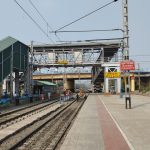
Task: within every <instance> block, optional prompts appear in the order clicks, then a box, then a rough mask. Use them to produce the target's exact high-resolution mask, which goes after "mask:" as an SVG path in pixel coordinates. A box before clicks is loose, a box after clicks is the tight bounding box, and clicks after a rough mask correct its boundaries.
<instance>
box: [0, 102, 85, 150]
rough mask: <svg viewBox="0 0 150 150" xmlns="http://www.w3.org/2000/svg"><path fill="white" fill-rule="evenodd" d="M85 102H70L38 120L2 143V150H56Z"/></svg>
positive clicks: (0, 145)
mask: <svg viewBox="0 0 150 150" xmlns="http://www.w3.org/2000/svg"><path fill="white" fill-rule="evenodd" d="M83 103H84V101H81V102H76V101H73V102H68V103H66V104H64V105H61V107H58V108H57V109H55V110H54V111H51V112H49V113H47V114H46V115H44V116H42V117H40V118H38V119H37V120H36V121H34V122H32V123H31V124H28V125H27V126H25V127H23V128H22V129H20V130H19V131H17V132H16V133H14V134H13V135H10V136H9V137H7V138H6V139H4V140H3V141H1V143H0V148H1V149H2V150H12V149H18V150H31V149H36V150H38V149H39V150H43V149H45V150H46V149H55V148H56V147H57V144H58V143H59V142H60V140H61V138H62V137H63V135H64V134H65V131H66V130H67V129H68V127H69V125H70V124H71V122H72V120H73V119H74V118H75V116H76V115H77V113H78V111H79V110H80V108H81V106H82V105H83Z"/></svg>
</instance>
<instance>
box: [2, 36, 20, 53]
mask: <svg viewBox="0 0 150 150" xmlns="http://www.w3.org/2000/svg"><path fill="white" fill-rule="evenodd" d="M16 42H18V40H16V39H14V38H12V37H10V36H8V37H6V38H5V39H2V40H0V52H1V51H3V50H4V49H6V48H8V47H9V46H11V45H12V44H14V43H16Z"/></svg>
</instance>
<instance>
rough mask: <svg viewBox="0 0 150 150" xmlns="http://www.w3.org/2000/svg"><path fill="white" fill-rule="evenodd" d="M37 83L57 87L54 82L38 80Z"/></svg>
mask: <svg viewBox="0 0 150 150" xmlns="http://www.w3.org/2000/svg"><path fill="white" fill-rule="evenodd" d="M37 83H39V84H40V85H49V86H56V84H55V83H52V82H49V81H41V80H37Z"/></svg>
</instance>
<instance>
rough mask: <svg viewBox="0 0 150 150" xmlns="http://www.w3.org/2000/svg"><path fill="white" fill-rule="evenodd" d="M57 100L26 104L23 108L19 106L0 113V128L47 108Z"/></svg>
mask: <svg viewBox="0 0 150 150" xmlns="http://www.w3.org/2000/svg"><path fill="white" fill-rule="evenodd" d="M57 102H58V100H55V101H51V102H44V103H40V104H35V105H31V106H27V107H24V108H20V109H17V110H13V111H10V112H7V113H4V114H1V115H0V130H1V129H4V128H6V127H8V126H10V125H12V124H14V123H17V122H19V121H21V120H23V119H25V118H27V117H29V116H31V115H34V114H36V113H39V112H41V111H43V110H45V109H48V108H49V107H51V106H52V105H53V104H55V103H57Z"/></svg>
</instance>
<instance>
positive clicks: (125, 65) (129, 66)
mask: <svg viewBox="0 0 150 150" xmlns="http://www.w3.org/2000/svg"><path fill="white" fill-rule="evenodd" d="M120 70H135V64H134V61H132V60H125V61H122V62H120Z"/></svg>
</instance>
